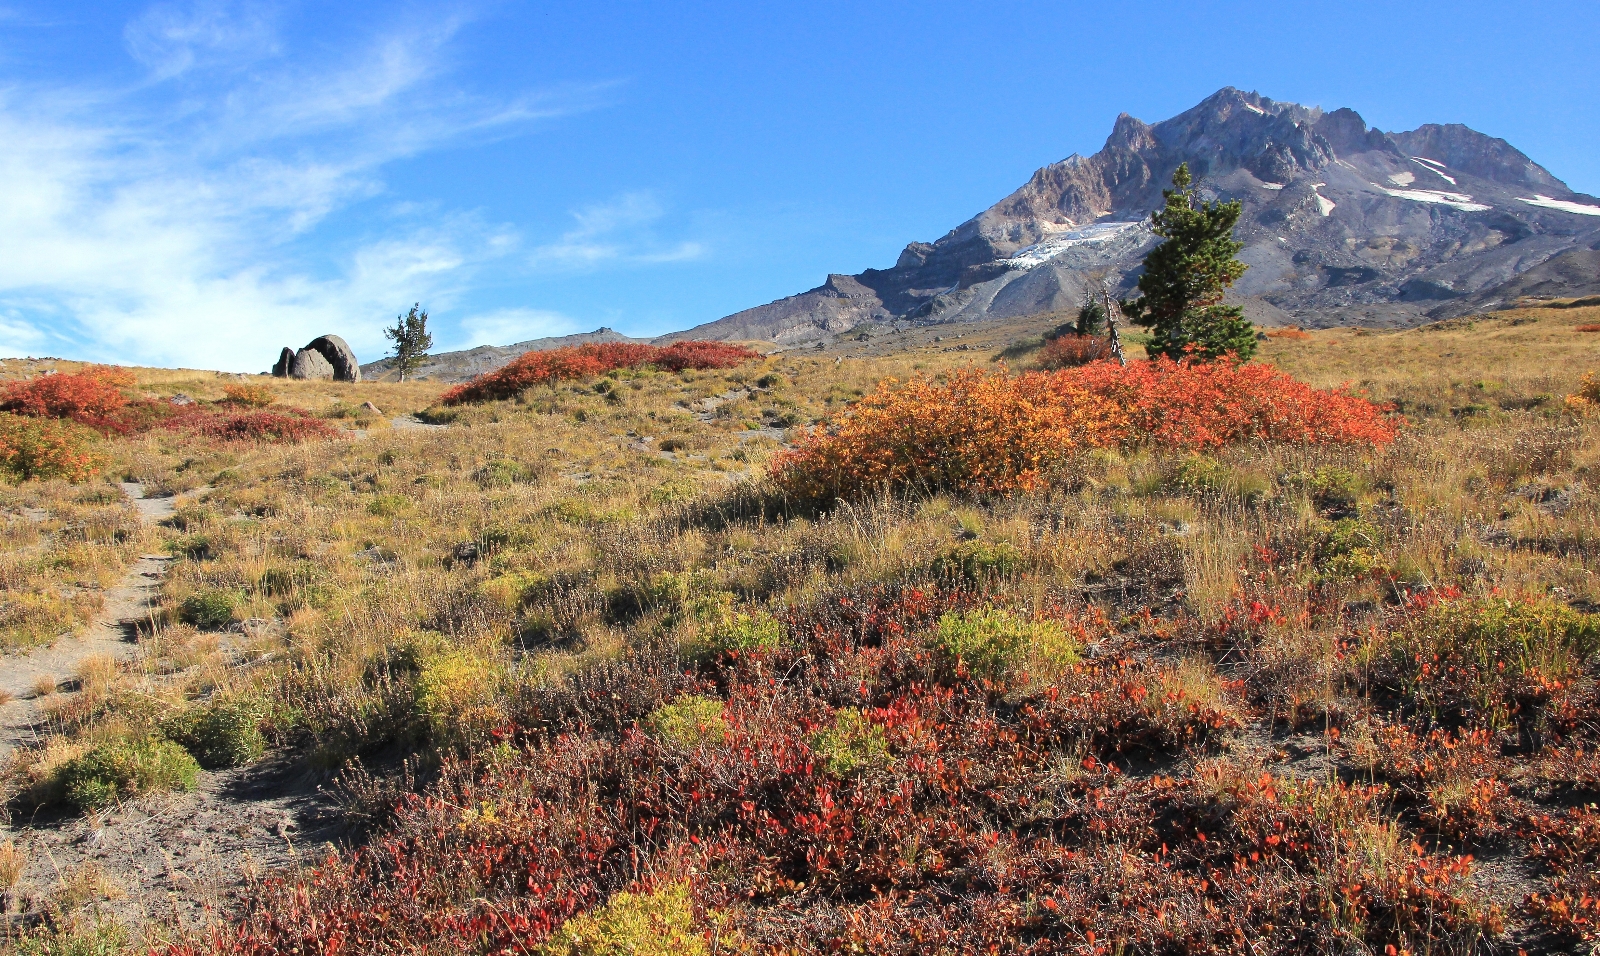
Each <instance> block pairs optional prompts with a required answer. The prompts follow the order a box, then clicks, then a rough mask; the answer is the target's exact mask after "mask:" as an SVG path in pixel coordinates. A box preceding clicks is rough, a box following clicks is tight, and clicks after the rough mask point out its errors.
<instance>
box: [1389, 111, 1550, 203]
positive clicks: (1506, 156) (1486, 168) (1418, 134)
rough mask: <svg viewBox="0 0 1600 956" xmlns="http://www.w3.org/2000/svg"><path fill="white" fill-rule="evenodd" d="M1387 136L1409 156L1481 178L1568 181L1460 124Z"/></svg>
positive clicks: (1533, 183)
mask: <svg viewBox="0 0 1600 956" xmlns="http://www.w3.org/2000/svg"><path fill="white" fill-rule="evenodd" d="M1390 136H1391V137H1392V138H1393V139H1394V141H1395V142H1396V143H1397V144H1398V145H1399V146H1400V148H1401V149H1403V150H1405V151H1406V153H1408V154H1409V155H1412V156H1418V157H1421V158H1423V159H1431V160H1434V161H1436V162H1439V163H1443V164H1444V165H1445V166H1447V167H1449V168H1450V169H1459V170H1461V171H1462V172H1464V173H1470V174H1472V175H1474V176H1477V177H1479V178H1480V179H1488V180H1492V181H1494V182H1499V183H1516V184H1524V185H1528V186H1538V187H1541V188H1545V189H1558V190H1561V191H1562V192H1566V191H1567V184H1566V183H1564V182H1562V181H1561V180H1559V179H1557V178H1555V177H1554V176H1552V175H1550V172H1549V171H1548V170H1546V169H1545V168H1544V167H1542V166H1540V165H1539V164H1538V163H1536V162H1534V161H1533V160H1531V159H1529V158H1528V157H1527V156H1526V155H1524V154H1523V152H1522V151H1521V150H1519V149H1517V148H1516V147H1515V146H1512V145H1511V144H1510V143H1508V142H1506V141H1505V140H1503V139H1500V138H1499V137H1497V136H1488V135H1485V134H1483V133H1480V132H1478V131H1477V130H1475V129H1472V128H1470V127H1467V126H1463V125H1461V124H1460V123H1445V124H1443V125H1439V124H1435V123H1428V124H1425V125H1423V126H1419V127H1417V128H1416V129H1414V130H1411V131H1410V132H1408V133H1391V134H1390Z"/></svg>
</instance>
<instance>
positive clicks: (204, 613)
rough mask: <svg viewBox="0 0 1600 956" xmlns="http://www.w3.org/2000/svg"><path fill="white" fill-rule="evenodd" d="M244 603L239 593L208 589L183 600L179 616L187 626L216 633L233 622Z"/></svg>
mask: <svg viewBox="0 0 1600 956" xmlns="http://www.w3.org/2000/svg"><path fill="white" fill-rule="evenodd" d="M243 603H244V598H243V596H242V595H240V594H239V592H238V591H234V590H231V589H228V588H207V589H206V590H203V591H196V592H195V593H193V594H191V595H189V596H188V597H186V598H184V599H183V603H182V604H180V605H179V606H178V616H179V617H180V618H181V619H182V620H183V622H184V623H186V624H193V625H194V626H195V627H198V628H200V629H201V630H205V631H216V630H221V629H222V628H224V627H227V626H228V624H230V623H231V622H232V621H233V614H234V612H235V611H237V610H238V609H239V606H240V605H241V604H243Z"/></svg>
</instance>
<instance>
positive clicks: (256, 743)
mask: <svg viewBox="0 0 1600 956" xmlns="http://www.w3.org/2000/svg"><path fill="white" fill-rule="evenodd" d="M265 719H266V706H265V704H264V702H263V701H262V700H261V699H260V698H258V697H254V696H251V695H244V694H236V695H227V696H219V697H217V698H215V699H213V700H211V701H208V702H207V703H205V704H202V705H200V706H197V707H191V708H188V709H187V710H185V711H183V712H182V713H180V714H178V715H176V716H174V717H171V718H169V719H168V720H166V721H165V722H164V723H163V726H162V729H163V730H164V731H165V732H166V734H167V736H168V737H170V738H172V739H173V740H174V741H176V742H177V743H179V744H181V745H182V746H183V748H184V749H185V750H187V751H189V753H190V754H191V755H193V756H194V758H195V759H196V760H198V761H199V762H200V766H202V767H204V768H206V769H207V770H220V769H223V768H225V767H242V766H245V765H247V764H252V763H255V762H256V761H257V760H260V759H261V757H262V755H263V754H265V753H266V752H267V738H266V735H265V734H263V733H262V731H261V725H262V723H263V722H264V720H265Z"/></svg>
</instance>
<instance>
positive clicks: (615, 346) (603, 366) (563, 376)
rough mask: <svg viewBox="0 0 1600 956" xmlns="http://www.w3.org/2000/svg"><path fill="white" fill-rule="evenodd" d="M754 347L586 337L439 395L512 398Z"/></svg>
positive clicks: (738, 355) (745, 352)
mask: <svg viewBox="0 0 1600 956" xmlns="http://www.w3.org/2000/svg"><path fill="white" fill-rule="evenodd" d="M759 357H760V356H759V353H757V352H753V351H751V350H750V349H747V348H741V347H739V346H736V345H729V344H727V343H726V342H696V341H686V342H674V343H673V344H671V345H667V346H657V345H647V344H644V343H642V342H591V343H587V344H584V345H569V346H563V347H561V348H557V349H548V350H545V351H541V352H525V353H523V354H522V355H521V356H518V357H517V358H515V359H512V360H511V362H510V363H509V364H507V365H505V366H504V367H502V368H498V369H496V370H494V371H492V372H485V373H484V374H482V375H479V376H478V377H476V378H474V379H472V380H471V381H468V382H463V383H462V384H460V385H457V386H455V387H454V388H451V389H448V390H446V391H445V393H444V394H443V395H441V396H440V397H439V401H440V402H441V403H443V404H445V405H461V404H464V403H470V402H489V401H496V400H498V399H505V398H514V397H516V396H517V395H520V394H522V393H523V392H525V391H527V390H528V389H530V388H533V387H535V386H538V385H549V384H551V383H553V382H562V381H567V380H570V379H581V378H589V377H592V376H595V375H603V374H605V373H606V372H609V371H612V370H614V369H620V368H638V367H639V366H643V365H653V366H656V367H657V368H662V369H667V370H668V371H673V372H680V371H683V370H684V369H722V368H733V367H734V366H737V365H740V364H743V363H744V362H747V361H750V360H751V359H754V358H759Z"/></svg>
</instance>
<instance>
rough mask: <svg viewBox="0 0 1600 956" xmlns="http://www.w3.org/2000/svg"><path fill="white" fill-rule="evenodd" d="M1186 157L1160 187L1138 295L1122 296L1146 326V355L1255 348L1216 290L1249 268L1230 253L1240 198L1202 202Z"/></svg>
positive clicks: (1237, 314)
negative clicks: (1157, 239)
mask: <svg viewBox="0 0 1600 956" xmlns="http://www.w3.org/2000/svg"><path fill="white" fill-rule="evenodd" d="M1192 182H1193V181H1192V179H1191V178H1190V176H1189V164H1188V163H1184V164H1183V165H1181V166H1179V167H1178V169H1177V171H1176V172H1174V173H1173V174H1172V185H1173V186H1174V187H1175V188H1173V189H1167V190H1163V191H1162V193H1161V195H1162V196H1163V197H1164V198H1165V199H1166V206H1165V207H1164V208H1162V209H1159V210H1157V211H1156V213H1155V215H1154V216H1153V217H1152V219H1153V223H1152V225H1151V229H1152V231H1154V232H1155V234H1156V235H1158V236H1161V237H1163V238H1164V239H1166V242H1163V243H1162V244H1161V245H1159V246H1157V247H1155V248H1154V249H1152V250H1151V251H1150V255H1148V256H1146V257H1145V260H1144V275H1142V276H1140V277H1139V291H1140V292H1141V293H1142V295H1141V296H1140V297H1139V298H1137V299H1134V300H1132V301H1126V302H1123V303H1121V305H1122V311H1123V313H1124V314H1125V315H1127V317H1128V319H1129V320H1130V321H1132V322H1134V323H1136V324H1138V325H1142V326H1145V327H1146V328H1149V329H1150V330H1151V331H1152V332H1153V333H1154V341H1153V342H1151V344H1150V346H1149V351H1150V353H1151V354H1152V355H1167V356H1170V357H1172V358H1174V359H1181V358H1183V357H1185V356H1192V357H1194V358H1200V359H1207V360H1209V359H1215V358H1219V357H1221V356H1223V355H1227V354H1230V353H1231V354H1233V355H1236V356H1238V357H1239V358H1241V359H1247V358H1249V357H1250V356H1251V355H1253V354H1255V350H1256V338H1255V331H1254V329H1252V328H1251V325H1250V323H1249V322H1248V321H1246V320H1245V318H1244V310H1242V309H1240V308H1239V307H1238V306H1236V305H1223V304H1222V294H1223V292H1224V291H1226V290H1227V288H1228V286H1230V285H1233V283H1234V282H1235V281H1237V280H1238V278H1239V277H1240V276H1241V275H1243V274H1244V270H1245V269H1246V268H1248V266H1246V265H1245V264H1244V263H1243V262H1240V261H1239V260H1238V259H1237V258H1236V256H1237V255H1238V253H1239V250H1241V249H1243V248H1244V243H1242V242H1239V241H1237V240H1235V239H1234V238H1233V227H1234V226H1235V225H1236V224H1237V223H1238V221H1239V214H1240V212H1241V209H1240V206H1239V203H1238V202H1237V201H1234V202H1226V203H1224V202H1204V201H1202V200H1201V199H1200V197H1199V196H1198V195H1197V192H1196V190H1195V189H1194V188H1193V185H1192Z"/></svg>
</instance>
